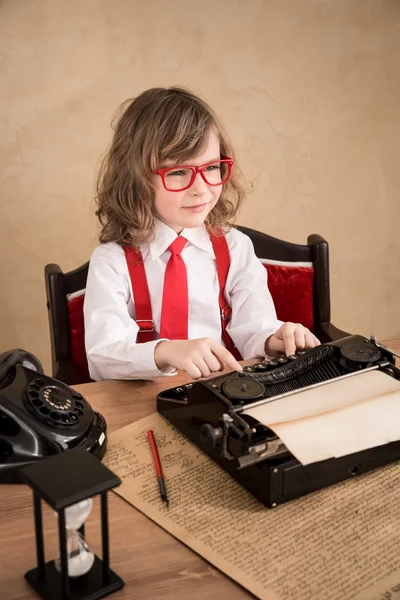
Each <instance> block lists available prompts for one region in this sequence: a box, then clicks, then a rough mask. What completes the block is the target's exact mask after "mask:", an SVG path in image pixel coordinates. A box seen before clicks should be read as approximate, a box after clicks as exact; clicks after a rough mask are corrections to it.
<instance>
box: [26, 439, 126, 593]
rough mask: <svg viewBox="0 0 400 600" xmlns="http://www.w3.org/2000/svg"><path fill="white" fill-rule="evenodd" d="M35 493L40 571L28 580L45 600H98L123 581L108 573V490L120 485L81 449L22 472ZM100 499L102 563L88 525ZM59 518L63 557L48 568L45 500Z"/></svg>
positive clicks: (116, 588) (119, 481)
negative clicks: (88, 540)
mask: <svg viewBox="0 0 400 600" xmlns="http://www.w3.org/2000/svg"><path fill="white" fill-rule="evenodd" d="M19 476H20V479H21V480H22V481H23V482H24V483H27V484H28V485H29V486H30V487H31V488H32V489H33V504H34V516H35V533H36V555H37V565H38V566H37V568H35V569H31V570H30V571H28V572H27V573H26V574H25V578H26V580H27V581H28V583H30V585H31V586H32V587H33V588H34V589H35V590H36V592H37V593H38V594H39V595H40V596H41V597H42V598H43V599H44V600H54V599H55V598H60V600H88V599H89V598H90V600H96V599H97V598H103V597H104V596H107V595H108V594H111V593H112V592H114V591H116V590H118V589H120V588H121V587H123V585H124V581H123V580H122V579H121V578H120V577H118V575H117V574H116V573H114V571H112V570H111V569H110V560H109V535H108V500H107V491H108V490H110V489H112V488H114V487H116V486H117V485H120V483H121V480H120V479H119V478H118V477H117V476H116V475H115V474H114V473H113V472H112V471H110V469H108V468H107V467H105V466H104V465H103V464H102V463H101V462H100V461H99V460H98V459H97V458H95V457H94V456H93V455H92V454H90V453H89V452H87V451H86V450H83V449H82V448H75V449H73V450H68V451H67V452H63V453H61V454H57V455H55V456H52V457H50V458H47V459H44V460H41V461H38V462H37V463H35V464H31V465H29V466H27V467H24V468H23V469H21V470H20V471H19ZM97 494H100V509H101V538H102V560H101V559H100V558H99V557H98V556H96V555H95V554H94V553H93V552H92V551H91V550H90V549H89V547H88V545H87V543H86V541H85V539H84V535H85V526H84V523H85V520H86V519H87V518H88V516H89V514H90V512H91V510H92V505H93V502H92V497H93V496H96V495H97ZM42 499H43V500H45V501H46V502H47V504H48V505H49V506H50V507H51V508H52V509H53V510H54V511H56V513H57V515H58V534H59V545H60V552H59V555H58V556H57V557H56V558H55V560H54V559H53V560H50V561H48V562H47V563H45V559H44V541H43V526H42V505H41V500H42Z"/></svg>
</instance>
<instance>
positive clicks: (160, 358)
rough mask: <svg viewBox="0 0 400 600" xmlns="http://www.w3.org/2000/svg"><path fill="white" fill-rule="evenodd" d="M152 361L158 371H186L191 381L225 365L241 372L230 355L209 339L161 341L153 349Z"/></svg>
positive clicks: (236, 362)
mask: <svg viewBox="0 0 400 600" xmlns="http://www.w3.org/2000/svg"><path fill="white" fill-rule="evenodd" d="M154 360H155V363H156V365H157V368H158V369H160V370H161V369H165V368H166V367H175V369H180V370H182V371H186V372H187V374H188V375H190V377H192V379H200V377H208V376H209V375H211V373H213V372H216V371H221V370H222V369H223V368H224V366H225V365H226V366H227V367H228V368H229V369H232V370H233V371H243V368H242V367H241V365H240V364H239V363H238V361H237V360H236V359H235V358H234V357H233V356H232V354H231V353H230V352H229V351H228V350H227V349H226V348H224V347H223V346H221V344H218V342H215V341H214V340H211V339H210V338H200V339H197V340H163V341H162V342H159V343H158V344H157V346H156V347H155V350H154Z"/></svg>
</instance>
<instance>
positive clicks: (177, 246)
mask: <svg viewBox="0 0 400 600" xmlns="http://www.w3.org/2000/svg"><path fill="white" fill-rule="evenodd" d="M186 241H187V240H186V238H184V237H183V236H182V235H178V237H177V238H176V239H175V240H174V241H173V242H172V244H171V245H170V246H168V250H169V251H170V252H171V254H180V253H181V252H182V250H183V249H184V247H185V244H186Z"/></svg>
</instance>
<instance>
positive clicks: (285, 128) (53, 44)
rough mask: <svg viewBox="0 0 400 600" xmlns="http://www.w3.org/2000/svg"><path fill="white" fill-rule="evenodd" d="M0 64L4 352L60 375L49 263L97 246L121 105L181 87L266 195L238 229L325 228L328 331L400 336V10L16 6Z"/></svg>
mask: <svg viewBox="0 0 400 600" xmlns="http://www.w3.org/2000/svg"><path fill="white" fill-rule="evenodd" d="M0 65H1V94H0V119H1V121H0V130H1V136H0V165H1V166H0V202H1V205H0V206H1V219H0V228H1V231H0V240H1V241H0V244H1V248H0V251H1V254H0V261H1V267H0V269H1V271H0V281H1V286H2V289H1V293H0V329H1V337H0V350H6V349H9V348H13V347H23V348H26V349H29V350H30V351H32V352H34V353H36V354H37V355H38V356H39V357H40V358H41V359H42V360H43V361H44V363H45V365H46V367H47V368H49V337H48V325H47V314H46V309H45V295H44V283H43V267H44V265H45V264H46V263H47V262H56V263H59V264H60V265H61V266H62V268H63V269H64V270H69V269H72V268H74V267H76V266H77V265H79V264H81V263H83V262H84V261H86V260H87V259H88V257H89V254H90V252H91V250H92V248H93V247H94V246H95V244H96V233H97V225H96V222H95V218H94V217H93V201H92V198H93V182H94V174H95V171H96V168H97V165H98V159H99V157H100V155H101V153H102V152H103V151H104V149H105V148H106V145H107V143H108V141H109V138H110V128H109V123H110V120H111V118H112V115H113V113H114V110H115V108H116V107H117V105H118V104H119V103H120V102H122V101H123V100H124V99H125V98H127V97H131V96H134V95H135V94H137V93H139V92H140V91H142V90H143V89H145V88H147V87H152V86H164V85H166V86H167V85H172V84H181V85H185V86H189V87H190V88H192V89H193V90H195V91H197V92H199V93H201V94H203V95H204V97H205V98H206V99H207V100H208V101H209V102H210V103H211V105H212V106H213V107H214V108H215V109H216V110H217V112H218V113H219V114H220V116H221V118H222V120H223V121H224V123H225V125H226V127H227V129H228V130H229V131H230V133H231V136H232V138H233V140H234V142H235V143H236V145H237V149H238V154H239V158H240V159H241V162H242V166H243V168H244V170H245V172H246V174H247V175H248V176H249V177H250V178H251V179H253V181H254V182H255V184H256V189H255V191H254V192H253V194H252V195H251V196H250V198H249V200H248V203H247V204H246V205H245V207H244V209H243V211H242V213H241V216H240V219H239V222H240V223H242V224H245V225H248V226H253V227H255V228H258V229H261V230H264V231H266V232H268V233H271V234H272V235H275V236H277V237H282V238H285V239H288V240H291V241H294V242H299V243H302V242H304V241H305V240H306V236H307V235H308V234H309V233H312V232H318V233H320V234H322V235H324V236H325V237H326V238H327V239H328V241H329V242H330V248H331V269H332V278H331V279H332V280H331V285H332V311H333V322H334V323H335V324H336V325H337V326H340V327H342V328H345V329H348V330H351V331H354V332H361V333H364V334H366V335H369V334H370V333H375V334H376V335H378V336H380V337H381V338H387V337H390V336H393V337H394V336H398V335H400V320H399V304H400V243H399V233H398V231H399V226H400V203H399V198H398V190H399V189H400V169H399V167H398V162H399V157H400V135H399V134H400V131H399V125H400V3H399V2H398V0H264V1H262V0H241V1H240V0H203V1H202V2H198V1H196V2H194V1H191V0H169V1H165V2H163V1H162V0H147V1H146V2H144V1H143V0H140V1H139V0H113V1H112V0H97V1H95V0H36V1H35V0H3V1H2V2H0Z"/></svg>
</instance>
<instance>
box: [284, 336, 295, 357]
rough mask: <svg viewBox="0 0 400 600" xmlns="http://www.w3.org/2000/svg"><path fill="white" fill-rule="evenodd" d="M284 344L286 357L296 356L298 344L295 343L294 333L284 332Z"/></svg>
mask: <svg viewBox="0 0 400 600" xmlns="http://www.w3.org/2000/svg"><path fill="white" fill-rule="evenodd" d="M283 343H284V345H285V354H286V356H290V355H291V354H296V343H295V338H294V332H293V331H285V332H283Z"/></svg>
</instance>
